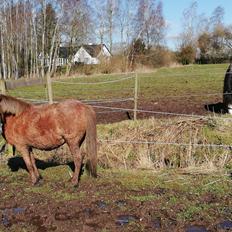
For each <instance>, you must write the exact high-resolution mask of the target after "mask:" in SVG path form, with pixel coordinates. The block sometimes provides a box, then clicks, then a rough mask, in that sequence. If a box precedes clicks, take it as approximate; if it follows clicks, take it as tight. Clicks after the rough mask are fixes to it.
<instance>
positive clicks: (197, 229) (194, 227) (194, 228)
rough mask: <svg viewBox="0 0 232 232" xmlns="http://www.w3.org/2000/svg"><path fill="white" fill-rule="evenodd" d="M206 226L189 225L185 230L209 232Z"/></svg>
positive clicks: (188, 231) (186, 231)
mask: <svg viewBox="0 0 232 232" xmlns="http://www.w3.org/2000/svg"><path fill="white" fill-rule="evenodd" d="M207 231H208V230H207V229H206V228H205V227H204V226H188V227H187V228H186V230H185V232H207Z"/></svg>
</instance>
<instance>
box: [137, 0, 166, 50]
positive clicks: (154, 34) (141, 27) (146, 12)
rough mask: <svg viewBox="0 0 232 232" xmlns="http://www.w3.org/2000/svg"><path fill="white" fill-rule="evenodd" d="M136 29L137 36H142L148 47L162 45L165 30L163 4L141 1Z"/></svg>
mask: <svg viewBox="0 0 232 232" xmlns="http://www.w3.org/2000/svg"><path fill="white" fill-rule="evenodd" d="M136 28H137V30H136V34H137V35H141V38H142V39H143V40H144V41H145V43H146V45H147V47H151V46H152V45H153V46H157V45H160V44H161V43H162V42H163V39H164V29H165V20H164V17H163V9H162V2H158V3H156V1H154V0H139V5H138V11H137V16H136Z"/></svg>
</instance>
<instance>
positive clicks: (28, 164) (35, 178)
mask: <svg viewBox="0 0 232 232" xmlns="http://www.w3.org/2000/svg"><path fill="white" fill-rule="evenodd" d="M17 150H18V151H19V152H20V153H21V154H22V157H23V160H24V162H25V164H26V167H27V170H28V172H29V174H30V177H31V182H32V185H35V184H36V183H37V182H38V181H39V178H38V176H37V175H36V173H35V170H34V167H33V164H32V161H31V158H30V153H29V150H28V148H27V147H17Z"/></svg>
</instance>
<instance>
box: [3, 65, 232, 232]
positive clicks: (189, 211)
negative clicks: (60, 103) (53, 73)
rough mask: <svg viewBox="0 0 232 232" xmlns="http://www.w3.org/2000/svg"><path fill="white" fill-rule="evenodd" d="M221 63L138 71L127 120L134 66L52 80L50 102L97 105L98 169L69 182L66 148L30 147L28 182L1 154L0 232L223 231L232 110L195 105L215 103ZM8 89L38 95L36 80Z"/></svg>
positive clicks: (229, 208) (229, 207)
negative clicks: (32, 170)
mask: <svg viewBox="0 0 232 232" xmlns="http://www.w3.org/2000/svg"><path fill="white" fill-rule="evenodd" d="M227 66H228V65H226V64H220V65H203V66H199V65H194V66H186V67H176V68H161V69H158V70H154V71H152V72H145V73H138V78H139V81H138V109H139V110H141V111H139V112H138V118H139V119H140V120H138V121H132V120H127V119H128V117H131V118H133V111H132V110H130V109H133V101H132V99H131V98H133V97H134V79H133V78H128V79H126V78H127V77H130V76H132V77H133V76H134V75H135V74H127V75H122V74H119V75H116V74H115V75H102V76H91V77H78V78H75V79H73V78H70V79H55V80H56V82H55V81H54V82H53V95H54V100H61V99H66V98H77V99H81V100H88V101H89V103H91V104H92V105H95V106H98V108H96V111H97V119H98V126H97V127H98V128H97V130H98V140H99V141H98V147H99V148H98V150H99V152H98V157H99V168H98V174H99V177H98V178H97V180H94V179H90V178H88V177H87V176H86V174H85V172H84V173H83V175H82V177H81V181H80V185H79V187H78V188H77V189H75V188H73V187H72V185H71V183H70V182H69V179H70V173H71V172H72V169H73V163H72V162H71V161H72V158H71V157H70V156H69V154H68V153H69V152H68V149H67V148H66V147H65V146H64V147H62V148H59V149H57V150H55V151H53V152H41V151H37V150H36V151H35V155H36V159H37V160H36V162H37V166H38V168H39V170H40V172H41V174H42V176H43V179H44V180H43V183H42V184H41V185H40V186H36V187H32V186H30V181H29V176H28V173H27V172H26V170H25V165H24V163H23V161H22V159H21V158H20V156H15V157H13V156H12V155H11V153H10V152H9V151H8V152H7V153H8V154H2V155H1V156H0V167H1V168H0V188H1V191H0V199H1V201H0V218H1V219H0V220H1V221H0V231H83V232H88V231H90V232H91V231H102V232H103V231H105V232H106V231H171V230H172V231H227V230H230V229H231V228H232V225H231V224H232V201H231V197H232V195H231V192H232V179H231V178H232V177H231V175H232V174H231V170H232V157H231V147H230V145H231V141H232V136H231V130H232V123H231V120H232V118H231V117H230V116H229V115H223V114H215V113H212V112H209V111H207V110H206V109H205V105H207V104H216V103H219V102H222V88H223V79H224V74H225V71H226V68H227ZM119 79H125V80H124V81H121V82H120V81H117V82H114V81H115V80H119ZM63 82H65V83H63ZM96 82H98V84H89V83H96ZM78 83H79V84H78ZM9 94H10V95H12V96H16V97H21V98H26V99H33V100H38V101H40V100H41V99H42V100H46V99H47V95H46V89H45V87H44V86H42V85H41V86H31V87H21V88H17V89H14V90H10V91H9ZM99 106H100V107H102V108H100V107H99ZM110 107H112V109H110ZM120 108H124V109H127V110H126V111H122V110H120ZM143 110H144V111H143ZM194 115H195V116H194ZM201 116H202V117H201ZM148 117H149V119H147V118H148ZM121 120H126V121H123V122H119V121H121ZM112 122H113V123H112ZM194 229H195V230H194Z"/></svg>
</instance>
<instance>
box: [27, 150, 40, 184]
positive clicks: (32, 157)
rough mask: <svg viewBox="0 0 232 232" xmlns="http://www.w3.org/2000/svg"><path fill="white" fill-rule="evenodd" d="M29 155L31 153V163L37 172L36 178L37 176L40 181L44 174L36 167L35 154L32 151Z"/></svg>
mask: <svg viewBox="0 0 232 232" xmlns="http://www.w3.org/2000/svg"><path fill="white" fill-rule="evenodd" d="M29 155H30V158H31V163H32V166H33V169H34V173H35V175H36V178H37V182H38V181H39V180H41V179H42V176H41V175H40V174H39V171H38V168H37V167H36V163H35V157H34V156H33V154H32V153H31V152H30V153H29Z"/></svg>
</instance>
